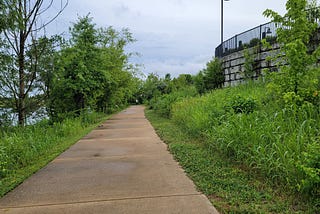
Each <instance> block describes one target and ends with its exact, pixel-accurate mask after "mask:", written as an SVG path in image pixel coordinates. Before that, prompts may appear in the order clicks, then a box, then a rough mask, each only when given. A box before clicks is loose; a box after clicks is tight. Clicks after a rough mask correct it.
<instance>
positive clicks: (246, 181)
mask: <svg viewBox="0 0 320 214" xmlns="http://www.w3.org/2000/svg"><path fill="white" fill-rule="evenodd" d="M172 96H175V95H172ZM268 97H269V98H268ZM166 99H167V98H166ZM164 102H165V101H164V100H162V101H161V103H162V105H163V103H164ZM168 105H169V106H170V108H167V109H170V111H168V114H169V115H170V117H169V118H170V119H169V118H168V117H167V118H166V117H162V116H160V115H159V112H160V113H162V115H163V111H161V109H159V108H157V104H154V106H153V107H154V109H156V110H155V111H154V110H153V111H150V110H148V111H146V113H147V116H148V118H149V119H150V121H151V122H152V124H153V126H154V127H155V128H156V130H157V132H158V134H159V135H160V136H161V138H162V139H163V140H164V141H165V142H166V143H168V145H169V149H170V151H171V152H172V153H173V154H174V155H175V157H176V159H177V160H178V161H179V162H180V164H181V165H182V166H183V167H184V169H185V171H186V172H187V173H188V175H189V176H190V177H191V178H192V179H193V180H194V182H195V183H196V185H197V187H198V188H199V190H201V191H202V192H203V193H205V194H206V195H207V196H208V197H209V199H210V200H211V201H212V203H213V204H214V205H215V206H216V208H217V209H218V210H219V211H220V212H221V213H317V212H319V180H318V179H319V129H320V115H319V109H317V108H315V107H314V106H308V105H305V106H303V107H300V108H299V109H296V108H295V107H293V106H286V107H281V108H280V105H279V104H278V103H277V102H276V101H275V100H272V99H271V98H270V96H267V94H266V89H265V86H264V85H263V84H253V83H251V84H246V85H241V86H238V87H233V88H226V89H222V90H216V91H213V92H212V93H210V94H206V95H204V96H202V97H195V98H186V99H183V100H181V101H178V102H174V103H171V104H169V103H168ZM157 112H158V113H157Z"/></svg>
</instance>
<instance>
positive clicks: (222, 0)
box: [221, 0, 229, 44]
mask: <svg viewBox="0 0 320 214" xmlns="http://www.w3.org/2000/svg"><path fill="white" fill-rule="evenodd" d="M224 1H229V0H221V44H222V43H223V2H224Z"/></svg>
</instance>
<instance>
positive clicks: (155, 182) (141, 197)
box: [0, 106, 217, 214]
mask: <svg viewBox="0 0 320 214" xmlns="http://www.w3.org/2000/svg"><path fill="white" fill-rule="evenodd" d="M143 111H144V107H142V106H132V107H130V108H128V109H127V110H125V111H122V112H121V113H119V114H117V115H114V116H113V117H112V118H111V119H109V120H108V121H106V122H105V123H104V124H103V125H102V126H100V127H98V128H97V129H95V130H93V131H92V132H91V133H89V134H88V135H87V136H85V137H84V138H82V139H81V140H80V141H79V142H78V143H76V144H75V145H74V146H72V147H71V148H70V149H68V150H67V151H66V152H64V153H62V154H61V155H60V156H59V157H57V158H56V159H55V160H53V161H52V162H51V163H49V164H48V165H47V166H46V167H44V168H43V169H41V170H40V171H38V172H37V173H36V174H34V175H33V176H31V177H30V178H29V179H27V180H26V181H25V182H24V183H22V184H21V185H20V186H18V187H17V188H16V189H15V190H13V191H12V192H10V193H8V194H7V195H6V196H5V197H3V198H2V199H0V213H10V214H11V213H23V214H29V213H30V214H31V213H32V214H34V213H68V214H69V213H77V214H79V213H80V214H81V213H85V214H88V213H112V214H113V213H115V214H118V213H119V214H123V213H128V214H138V213H139V214H143V213H151V214H157V213H159V214H160V213H161V214H167V213H169V214H170V213H181V214H188V213H195V214H206V213H217V211H216V210H215V209H214V207H213V206H212V205H211V204H210V202H209V201H208V199H207V198H206V197H205V196H204V195H202V194H201V193H199V192H198V191H197V190H196V189H195V186H194V184H193V183H192V181H191V180H190V179H189V178H188V177H187V176H186V175H185V174H184V172H183V170H182V169H181V168H180V167H179V165H178V164H177V163H176V162H175V161H174V160H173V158H172V155H170V154H169V152H168V151H167V147H166V145H165V144H164V143H163V142H161V140H160V139H159V138H158V136H157V135H156V133H155V131H154V129H153V128H152V126H151V125H150V123H149V122H148V121H147V119H146V118H145V116H144V112H143Z"/></svg>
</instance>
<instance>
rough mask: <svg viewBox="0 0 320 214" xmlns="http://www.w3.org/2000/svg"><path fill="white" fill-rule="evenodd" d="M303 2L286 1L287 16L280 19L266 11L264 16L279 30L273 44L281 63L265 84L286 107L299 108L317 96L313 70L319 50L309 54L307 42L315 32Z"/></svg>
mask: <svg viewBox="0 0 320 214" xmlns="http://www.w3.org/2000/svg"><path fill="white" fill-rule="evenodd" d="M307 6H308V1H307V0H288V1H287V3H286V9H287V13H286V14H285V15H284V16H280V15H279V14H278V13H276V12H274V11H272V10H266V11H265V12H264V15H265V16H267V17H271V18H272V19H273V21H274V22H275V23H276V24H277V25H278V26H279V28H278V30H277V41H278V43H279V44H280V54H279V55H277V58H278V59H280V60H282V62H281V63H280V70H279V72H278V73H273V74H271V79H272V82H271V83H270V84H269V87H270V88H273V89H274V90H275V91H277V92H278V94H279V95H280V96H282V97H283V99H284V101H285V102H286V103H289V104H302V103H303V102H304V101H311V100H312V97H313V96H314V95H316V96H317V90H318V89H317V86H316V85H317V80H316V77H314V75H315V73H317V72H318V69H317V68H315V67H314V65H315V64H316V62H317V60H318V58H319V56H320V49H319V48H316V50H313V51H310V49H309V47H310V39H311V38H312V36H313V35H314V33H315V30H316V28H317V26H318V25H317V23H316V18H315V17H314V14H313V15H312V14H311V16H310V11H309V12H308V10H306V8H307Z"/></svg>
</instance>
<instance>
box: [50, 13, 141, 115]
mask: <svg viewBox="0 0 320 214" xmlns="http://www.w3.org/2000/svg"><path fill="white" fill-rule="evenodd" d="M70 33H71V39H70V41H68V42H66V44H65V45H63V47H62V49H61V51H59V53H58V54H57V56H56V70H55V73H54V76H53V78H52V85H53V86H52V89H51V96H50V106H49V108H50V116H51V117H52V118H53V119H60V118H64V117H65V115H69V116H70V115H79V114H80V112H81V111H83V110H86V109H90V110H95V111H103V112H112V111H113V110H115V109H119V108H121V107H122V106H125V105H127V104H128V102H130V101H131V100H134V95H135V94H136V92H137V90H138V87H137V86H138V81H139V80H138V79H137V78H136V77H135V76H134V74H133V72H132V69H131V67H130V66H129V64H128V55H127V54H125V53H124V47H125V46H126V45H127V44H128V43H130V42H133V41H134V39H133V38H132V35H131V34H130V32H129V31H128V30H127V29H124V30H122V31H121V32H117V31H116V30H114V29H113V28H112V27H109V28H107V29H104V28H96V27H95V25H94V23H92V19H91V18H89V17H88V16H86V17H83V18H80V19H79V20H78V22H77V23H75V24H74V26H73V27H72V28H70Z"/></svg>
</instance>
